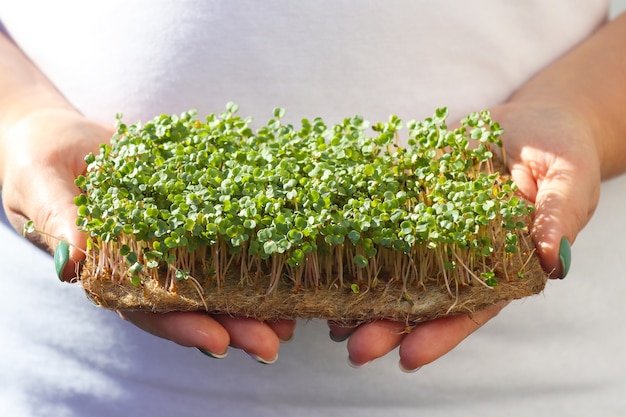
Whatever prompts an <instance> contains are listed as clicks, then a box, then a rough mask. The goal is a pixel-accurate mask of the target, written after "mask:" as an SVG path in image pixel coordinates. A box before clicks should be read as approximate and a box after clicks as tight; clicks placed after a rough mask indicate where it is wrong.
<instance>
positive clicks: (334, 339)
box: [328, 332, 350, 343]
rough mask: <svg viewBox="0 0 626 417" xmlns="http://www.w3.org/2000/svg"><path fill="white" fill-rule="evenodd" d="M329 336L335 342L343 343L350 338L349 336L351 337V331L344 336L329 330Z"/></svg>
mask: <svg viewBox="0 0 626 417" xmlns="http://www.w3.org/2000/svg"><path fill="white" fill-rule="evenodd" d="M328 336H330V340H332V341H333V342H337V343H341V342H344V341H346V340H348V338H350V333H348V334H345V335H343V336H335V334H334V333H333V332H328Z"/></svg>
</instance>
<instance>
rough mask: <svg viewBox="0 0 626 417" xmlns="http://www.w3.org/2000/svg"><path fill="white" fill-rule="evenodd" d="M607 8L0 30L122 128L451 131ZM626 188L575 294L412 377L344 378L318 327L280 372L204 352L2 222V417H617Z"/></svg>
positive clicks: (138, 16) (589, 250)
mask: <svg viewBox="0 0 626 417" xmlns="http://www.w3.org/2000/svg"><path fill="white" fill-rule="evenodd" d="M383 4H384V5H383ZM34 10H36V11H37V13H34ZM607 10H608V2H603V1H595V0H594V1H584V0H578V1H569V0H568V1H565V0H563V1H552V2H545V1H539V0H538V1H528V2H524V3H523V4H522V3H520V2H506V3H505V2H490V1H477V2H454V1H438V2H429V1H415V2H412V3H410V4H406V3H405V2H400V1H387V2H384V3H381V2H377V1H363V2H359V3H358V4H356V3H354V2H347V1H326V2H307V3H303V2H287V1H266V2H254V1H240V2H232V1H231V2H228V1H223V2H217V1H214V2H203V1H200V0H197V1H191V0H190V1H143V2H142V1H137V2H121V1H102V2H79V1H74V2H73V1H69V0H65V1H57V2H33V1H26V0H25V1H20V2H1V3H0V20H1V21H2V23H3V24H4V26H5V27H6V30H7V31H8V33H9V34H10V35H11V36H12V37H13V39H14V40H15V41H16V42H17V43H18V45H20V46H21V47H22V48H23V50H24V51H25V52H26V53H27V54H28V55H29V56H30V57H31V59H33V61H34V62H35V63H36V64H37V65H38V66H39V67H40V68H41V69H42V70H43V71H44V72H45V73H46V74H48V75H49V77H50V78H51V79H52V81H53V82H54V83H55V84H56V85H57V86H58V88H59V89H60V91H61V92H62V93H63V94H65V95H66V96H67V97H68V98H69V100H70V101H71V102H72V103H74V104H75V105H76V106H77V108H78V109H79V110H80V111H82V112H83V113H84V114H86V115H87V116H89V117H91V118H94V119H96V120H99V121H101V122H103V123H107V124H112V123H113V121H114V116H115V113H118V112H122V113H124V115H125V119H127V120H128V121H129V122H134V121H136V120H147V119H149V118H152V117H153V116H155V115H157V114H159V113H170V112H180V111H184V110H188V109H190V108H196V109H198V111H199V113H200V114H202V113H206V112H219V111H221V110H222V109H223V108H224V105H225V104H226V102H227V101H235V102H237V103H239V104H240V106H241V113H242V114H243V115H251V116H255V117H256V118H257V119H259V120H265V119H266V118H268V117H269V116H270V115H271V109H272V108H273V107H275V106H281V107H285V108H287V112H288V113H287V118H291V120H292V121H298V120H299V118H301V117H305V116H306V117H314V116H318V115H319V116H323V117H325V118H327V119H329V120H330V121H337V120H338V119H340V118H343V117H346V116H351V115H353V114H357V113H359V114H363V115H364V116H365V117H366V118H367V119H369V120H371V121H378V120H385V119H386V118H387V116H388V114H390V113H397V114H399V115H400V116H401V117H403V118H404V119H411V118H422V117H425V116H428V115H430V114H431V113H432V112H433V111H434V109H435V108H436V107H438V106H442V105H447V106H449V107H450V109H451V112H452V115H453V117H456V118H458V117H462V116H464V115H465V114H467V113H469V112H471V111H476V110H481V109H483V108H486V107H488V106H490V105H494V104H496V103H498V102H501V101H503V100H506V98H507V97H508V95H509V94H511V92H512V91H514V90H515V88H517V87H518V86H519V85H520V84H521V83H523V82H524V81H525V80H526V79H528V78H529V77H531V76H532V75H533V74H534V73H535V72H536V71H538V70H539V69H540V68H542V67H543V66H545V65H546V64H548V63H549V62H551V61H552V60H554V59H555V58H556V57H558V56H559V55H561V54H563V53H564V52H565V51H567V50H568V49H570V48H571V47H573V46H574V45H576V44H577V43H578V42H580V41H581V39H583V38H584V37H585V36H588V35H589V33H591V32H592V31H593V30H594V28H595V27H597V25H598V24H600V23H601V22H602V21H603V19H604V18H605V14H606V12H607ZM555 26H558V29H555ZM479 45H480V46H479ZM450 56H453V57H454V59H453V60H450V58H449V57H450ZM625 186H626V179H624V178H621V179H618V180H614V181H611V182H608V183H606V184H605V185H604V190H603V195H602V200H601V202H600V206H599V208H598V211H597V214H596V215H595V217H594V219H593V220H592V221H591V223H590V224H589V226H588V227H587V228H586V229H585V230H584V231H583V232H582V233H581V235H580V236H579V238H578V240H577V241H576V244H575V246H574V252H573V253H574V256H573V259H574V263H573V265H572V269H571V272H570V274H569V276H568V277H567V279H566V280H565V281H563V282H560V281H559V282H550V283H549V284H548V287H547V289H546V291H545V293H544V294H542V295H540V296H536V297H532V298H529V299H526V300H523V301H519V302H515V303H513V304H512V305H511V306H509V307H507V308H506V309H505V310H504V311H503V312H502V313H501V314H500V316H499V317H498V318H497V319H495V320H493V321H492V322H490V323H489V324H488V325H487V326H485V327H484V328H482V329H481V330H480V331H478V332H477V333H476V334H475V335H473V336H472V337H470V339H468V340H467V341H466V342H464V343H463V344H462V345H460V346H459V347H458V348H457V349H455V350H454V351H453V352H451V353H450V354H448V355H447V356H445V357H444V358H442V359H441V360H439V361H437V362H435V363H433V364H431V365H428V366H425V367H424V368H422V369H421V370H420V371H419V372H417V373H415V374H403V373H402V372H400V370H399V369H398V367H397V360H398V358H397V352H392V353H390V354H389V355H387V356H386V357H384V358H382V359H380V360H378V361H375V362H373V363H372V364H370V365H368V366H366V367H364V368H361V369H352V368H350V367H349V366H348V363H347V360H346V358H347V353H346V350H345V344H344V343H334V342H331V341H330V339H329V338H328V329H327V327H326V324H325V323H323V322H320V321H315V320H313V321H309V322H301V323H299V326H298V328H297V330H296V334H295V337H294V340H293V341H292V342H290V343H288V344H285V345H283V346H282V347H281V351H280V354H279V360H278V362H277V363H275V364H273V365H271V366H264V365H260V364H258V363H256V362H255V361H253V360H251V359H249V358H248V357H246V355H245V354H244V353H242V352H240V351H237V350H234V349H231V352H230V354H229V355H228V356H227V357H226V358H225V359H222V360H216V359H210V358H207V357H205V356H203V355H202V354H200V353H199V352H198V351H197V350H195V349H188V348H183V347H180V346H177V345H174V344H173V343H170V342H166V341H163V340H161V339H157V338H155V337H153V336H150V335H148V334H146V333H144V332H142V331H140V330H138V329H136V328H135V327H133V326H132V325H131V324H129V323H126V322H124V321H122V320H120V319H119V317H117V315H116V314H115V313H113V312H110V311H105V310H102V309H98V308H96V307H94V306H92V305H91V304H90V303H89V302H88V300H87V299H86V298H85V297H84V295H83V293H82V290H81V288H80V287H79V286H77V285H67V284H61V283H59V281H58V280H57V279H56V277H55V275H54V267H53V261H52V259H51V258H50V257H49V256H48V255H47V254H45V253H43V252H41V251H38V250H37V249H35V248H34V247H32V246H31V245H29V244H28V242H26V241H25V240H24V239H23V238H22V237H21V236H19V235H18V234H17V233H15V232H13V231H12V230H11V229H10V227H9V226H8V225H7V224H6V219H4V221H3V224H2V225H0V259H1V260H2V268H1V269H0V276H1V277H2V280H3V289H2V291H0V313H1V314H0V333H1V334H2V338H1V339H0V340H1V342H0V343H1V344H0V346H1V350H2V354H1V355H0V386H2V387H3V389H2V390H0V415H6V416H23V417H29V416H54V417H66V416H67V417H75V416H91V417H104V416H107V417H110V416H154V417H160V416H171V415H180V416H188V417H194V416H250V415H254V416H260V417H265V416H287V415H296V416H320V415H333V416H355V415H358V416H362V417H366V416H420V415H424V416H447V417H454V416H475V415H481V416H486V417H489V416H493V417H495V416H501V415H507V416H510V417H515V416H529V415H537V416H543V415H550V416H589V415H594V416H617V415H621V414H622V413H623V410H624V409H626V399H625V398H624V396H623V392H624V391H625V390H626V379H625V378H624V374H626V357H625V356H624V355H623V354H622V346H623V345H624V342H626V335H625V334H624V331H623V326H622V323H621V317H623V315H624V314H626V311H622V310H624V308H625V307H623V306H624V303H623V296H624V294H626V281H625V280H623V279H622V278H621V275H622V273H623V271H622V267H623V263H624V259H626V247H625V246H624V245H618V244H615V241H614V240H613V239H614V236H623V235H624V233H625V232H626V220H624V216H623V215H621V212H620V203H621V201H622V197H621V192H620V190H623V189H624V187H625ZM623 313H624V314H623Z"/></svg>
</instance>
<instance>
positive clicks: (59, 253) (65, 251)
mask: <svg viewBox="0 0 626 417" xmlns="http://www.w3.org/2000/svg"><path fill="white" fill-rule="evenodd" d="M69 259H70V245H69V244H68V243H67V242H65V241H60V242H59V244H58V245H57V248H56V249H55V251H54V268H55V269H56V271H57V276H58V277H59V279H60V280H61V281H64V279H63V269H65V265H67V261H69Z"/></svg>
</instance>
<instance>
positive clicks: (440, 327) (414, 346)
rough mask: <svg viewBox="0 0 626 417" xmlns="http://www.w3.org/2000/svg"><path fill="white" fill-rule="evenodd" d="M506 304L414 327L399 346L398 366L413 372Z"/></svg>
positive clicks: (467, 334) (489, 318)
mask: <svg viewBox="0 0 626 417" xmlns="http://www.w3.org/2000/svg"><path fill="white" fill-rule="evenodd" d="M507 304H508V302H502V303H498V304H496V305H494V306H492V307H489V308H487V309H485V310H481V311H479V312H477V313H474V314H472V315H458V316H450V317H444V318H440V319H435V320H431V321H427V322H424V323H420V324H418V325H417V326H416V327H415V328H414V329H413V330H412V331H411V332H410V333H409V334H408V335H406V337H405V338H404V340H403V341H402V344H401V345H400V367H401V368H402V369H404V370H408V371H410V370H416V369H418V368H419V367H421V366H423V365H426V364H428V363H431V362H433V361H434V360H436V359H438V358H440V357H441V356H443V355H445V354H446V353H448V352H450V351H451V350H452V349H454V348H455V347H456V346H457V345H458V344H459V343H461V342H462V341H463V340H464V339H465V338H467V337H468V336H469V335H470V334H472V333H473V332H475V331H476V330H478V329H479V328H480V327H482V326H483V325H484V324H485V323H487V322H488V321H489V320H491V319H492V318H494V317H495V316H497V315H498V313H499V312H500V311H501V310H502V308H504V306H506V305H507Z"/></svg>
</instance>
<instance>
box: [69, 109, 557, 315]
mask: <svg viewBox="0 0 626 417" xmlns="http://www.w3.org/2000/svg"><path fill="white" fill-rule="evenodd" d="M283 114H284V110H283V109H275V110H274V113H273V117H272V118H271V119H270V120H269V121H268V122H267V123H266V124H265V125H263V127H261V128H259V129H257V130H252V129H251V127H250V123H251V120H250V119H244V118H242V117H240V116H238V115H237V106H236V105H234V104H232V103H230V104H229V105H228V106H227V109H226V111H225V112H223V113H221V114H218V115H216V114H211V115H209V116H207V117H206V119H205V120H200V119H198V118H197V116H196V114H195V112H187V113H183V114H181V115H179V116H174V115H172V116H170V115H162V116H160V117H157V118H155V119H154V120H152V121H150V122H148V123H146V124H145V125H142V124H139V123H137V124H134V125H126V124H124V123H123V122H122V121H121V118H120V119H119V120H118V129H117V133H116V134H115V135H114V137H113V138H112V141H111V144H110V145H109V144H105V145H102V146H101V148H100V153H99V154H96V155H88V156H87V157H86V161H87V163H88V169H87V172H86V174H85V175H84V176H81V177H79V178H78V179H77V180H76V184H77V185H78V186H79V187H80V188H81V189H82V190H83V194H81V195H80V196H78V197H77V198H76V204H77V206H78V214H79V219H78V226H79V227H80V229H81V230H83V231H84V232H85V233H87V235H88V248H87V257H86V261H85V263H84V265H83V268H82V274H81V277H80V279H81V281H82V285H83V286H84V288H85V291H86V292H87V294H88V296H89V297H90V298H91V299H92V300H94V301H95V302H96V303H97V304H99V305H102V306H104V307H106V308H110V309H116V310H147V311H160V312H166V311H174V310H205V311H208V312H212V313H229V314H233V315H241V316H247V317H255V318H258V319H262V320H271V319H278V318H323V319H331V320H337V321H357V322H362V321H367V320H372V319H380V318H387V319H393V320H401V321H407V322H412V323H414V322H419V321H422V320H426V319H430V318H434V317H439V316H442V315H448V314H457V313H462V312H473V311H476V310H478V309H481V308H484V307H487V306H489V305H492V304H494V303H496V302H498V301H501V300H511V299H516V298H521V297H526V296H529V295H532V294H536V293H538V292H540V291H542V289H543V288H544V285H545V282H546V280H547V274H545V273H544V272H543V270H542V268H541V266H540V263H539V260H538V258H537V256H536V255H535V252H534V246H533V244H532V242H531V240H530V238H529V236H528V229H529V226H530V222H531V214H532V210H533V209H532V206H530V205H529V204H527V203H526V201H525V200H524V199H522V198H520V197H519V196H518V195H517V194H516V191H517V189H516V186H515V184H514V183H513V182H512V181H511V180H510V179H509V178H508V177H507V175H506V174H505V173H504V169H503V168H502V167H501V166H500V167H498V166H497V165H498V164H497V160H496V159H495V157H494V154H493V151H494V150H495V149H496V148H497V149H499V150H500V152H503V148H502V142H501V135H502V130H501V128H500V126H499V125H498V124H497V123H496V122H494V121H493V120H491V118H490V115H489V113H488V112H480V113H474V114H471V115H469V116H468V117H467V118H465V119H464V120H463V121H462V123H461V125H460V127H459V128H456V129H448V127H447V126H446V116H447V110H446V109H445V108H442V109H438V110H437V111H436V112H435V114H434V116H433V117H431V118H428V119H425V120H423V121H410V122H408V123H406V125H405V126H403V122H402V121H401V120H400V119H398V118H397V117H395V116H391V117H390V118H389V120H388V122H386V123H376V124H372V125H370V124H369V123H368V122H367V121H365V120H363V119H362V118H361V117H358V116H355V117H351V118H346V119H345V120H344V121H343V122H342V123H340V124H337V125H332V126H327V125H326V124H325V123H324V121H323V120H321V119H320V118H315V119H312V120H307V119H304V120H302V122H301V124H300V125H299V126H298V127H295V126H293V125H290V124H285V123H283V122H282V121H281V118H282V116H283ZM401 142H402V143H405V145H400V143H401ZM500 165H501V164H500Z"/></svg>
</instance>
